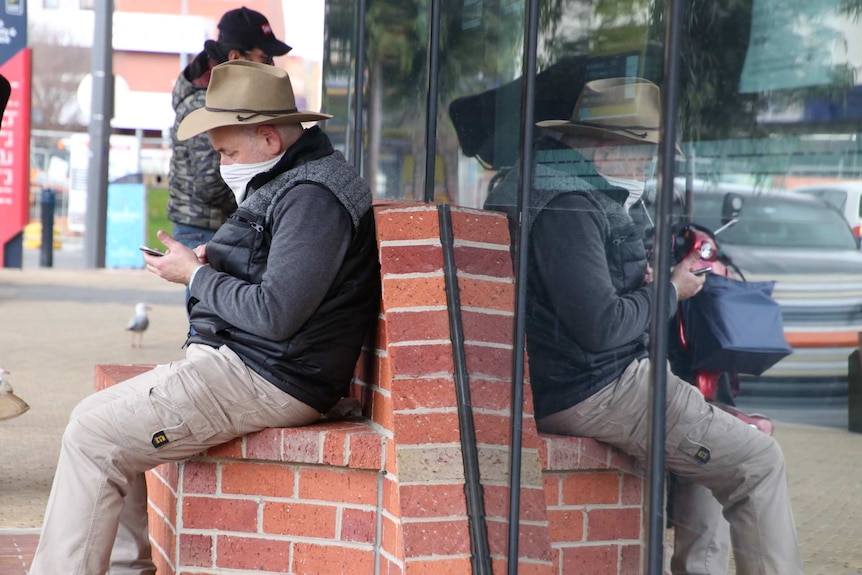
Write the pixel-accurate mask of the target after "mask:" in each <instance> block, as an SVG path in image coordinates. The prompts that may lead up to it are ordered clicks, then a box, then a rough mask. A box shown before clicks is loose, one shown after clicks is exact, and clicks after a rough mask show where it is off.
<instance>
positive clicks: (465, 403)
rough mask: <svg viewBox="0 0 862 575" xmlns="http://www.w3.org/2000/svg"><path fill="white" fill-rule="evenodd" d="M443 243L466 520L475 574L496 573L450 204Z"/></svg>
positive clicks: (441, 208) (442, 213) (443, 216)
mask: <svg viewBox="0 0 862 575" xmlns="http://www.w3.org/2000/svg"><path fill="white" fill-rule="evenodd" d="M437 213H438V215H439V222H440V243H442V244H443V278H444V279H445V281H446V302H447V306H446V307H447V308H448V309H449V333H451V334H452V359H453V361H454V362H455V396H456V398H457V400H458V426H459V428H460V429H461V454H462V456H463V459H464V496H465V497H466V500H467V523H468V526H469V530H470V554H471V555H472V559H471V561H470V565H471V566H472V573H473V575H493V569H492V567H491V550H490V547H489V545H488V527H487V525H486V524H485V495H484V490H483V489H482V478H481V474H480V471H479V448H478V446H477V444H476V428H475V426H474V424H473V402H472V400H471V399H470V375H469V374H468V373H467V352H466V351H465V350H464V322H463V319H462V317H461V294H460V292H459V291H458V266H457V265H456V264H455V235H454V232H453V231H452V214H451V212H450V210H449V204H440V205H438V206H437Z"/></svg>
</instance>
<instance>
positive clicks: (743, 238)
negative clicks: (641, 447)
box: [693, 185, 862, 397]
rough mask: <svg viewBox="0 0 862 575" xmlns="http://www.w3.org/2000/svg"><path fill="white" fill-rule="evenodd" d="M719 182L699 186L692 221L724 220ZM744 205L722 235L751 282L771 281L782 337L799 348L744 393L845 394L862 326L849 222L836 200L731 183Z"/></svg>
mask: <svg viewBox="0 0 862 575" xmlns="http://www.w3.org/2000/svg"><path fill="white" fill-rule="evenodd" d="M727 193H728V191H727V190H725V189H722V186H717V187H713V188H711V189H710V188H708V187H707V186H704V185H700V186H697V187H695V193H694V195H693V201H694V213H693V221H694V223H696V224H700V225H702V226H705V227H707V228H709V229H712V230H715V229H718V228H719V227H720V226H721V209H722V203H723V201H724V198H725V194H727ZM731 193H735V194H738V195H739V196H740V197H741V198H742V200H743V207H742V210H741V212H740V214H739V218H738V221H737V222H736V223H735V224H734V225H732V226H730V227H729V228H727V229H725V230H724V231H722V232H721V233H720V234H719V236H718V237H717V240H718V243H719V246H720V247H721V249H722V250H724V252H725V253H727V254H728V255H729V256H730V258H731V259H732V261H733V262H734V263H735V264H736V265H737V266H738V267H739V268H740V271H741V272H742V273H743V275H744V277H745V279H747V280H749V281H761V280H774V281H775V282H776V284H775V290H774V292H773V296H774V297H775V299H776V300H777V301H778V302H779V304H780V305H781V308H782V316H783V321H784V331H785V337H786V338H787V341H788V343H790V345H791V346H792V347H793V350H794V353H793V354H791V355H789V356H787V357H786V358H784V359H783V360H781V361H780V362H779V363H778V364H776V365H775V366H774V367H772V368H771V369H769V370H768V371H767V372H765V373H764V374H763V375H762V376H761V377H759V378H752V377H749V378H744V384H743V386H742V393H743V394H746V393H751V394H758V395H776V396H783V395H788V396H794V395H795V396H800V395H803V396H805V395H808V396H821V397H822V396H828V395H846V393H847V373H848V367H847V359H848V356H849V355H850V353H851V352H852V351H853V349H855V348H856V347H857V346H858V341H859V332H860V331H862V252H860V250H859V240H858V238H856V237H854V234H853V232H852V230H851V229H850V226H849V225H848V224H847V222H846V221H845V220H844V218H843V217H842V215H841V214H840V213H839V212H838V211H837V210H836V209H835V208H833V207H832V206H831V205H829V204H827V203H825V202H823V201H821V200H819V199H817V198H814V197H811V196H810V195H805V194H798V193H792V192H773V193H761V194H758V193H755V192H753V191H752V190H751V189H748V190H745V189H742V188H740V187H739V186H733V189H732V190H731Z"/></svg>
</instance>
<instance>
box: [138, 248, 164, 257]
mask: <svg viewBox="0 0 862 575" xmlns="http://www.w3.org/2000/svg"><path fill="white" fill-rule="evenodd" d="M138 249H139V250H141V251H142V252H144V253H145V254H150V255H151V256H156V257H161V256H163V255H165V254H163V253H162V252H160V251H159V250H154V249H153V248H148V247H147V246H141V247H139V248H138Z"/></svg>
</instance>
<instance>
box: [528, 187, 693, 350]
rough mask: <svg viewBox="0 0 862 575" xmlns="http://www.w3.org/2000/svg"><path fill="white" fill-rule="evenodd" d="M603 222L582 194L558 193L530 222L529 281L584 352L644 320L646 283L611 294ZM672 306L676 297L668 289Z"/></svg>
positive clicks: (621, 338)
mask: <svg viewBox="0 0 862 575" xmlns="http://www.w3.org/2000/svg"><path fill="white" fill-rule="evenodd" d="M606 234H607V224H606V222H605V220H604V218H603V217H602V216H601V214H599V213H597V211H596V208H595V207H594V206H593V204H592V203H590V202H589V200H587V199H586V198H583V197H582V196H578V195H575V194H566V195H564V196H560V197H559V198H557V199H556V200H554V202H552V203H551V204H550V205H549V207H547V208H545V209H544V210H543V211H542V213H541V214H540V215H538V216H537V218H536V221H535V222H534V224H533V226H532V230H531V233H530V241H531V246H530V254H531V259H532V260H533V263H532V265H531V266H530V270H531V272H532V273H534V274H536V277H534V278H531V279H530V280H529V281H530V283H531V284H532V283H533V282H538V284H537V285H540V286H542V290H541V291H540V292H539V293H540V294H541V297H545V298H547V300H548V301H546V302H545V305H548V306H550V308H551V309H552V310H554V311H555V314H556V316H557V317H558V318H559V319H560V322H561V325H562V328H563V329H564V330H565V331H566V333H567V334H568V335H569V337H571V338H572V339H573V340H574V341H576V342H578V344H579V345H581V346H582V347H583V348H584V349H587V350H590V351H596V352H597V351H606V350H610V349H613V348H615V347H619V346H621V345H625V344H627V343H629V342H631V341H633V340H635V339H637V338H639V337H640V336H641V335H642V334H643V333H644V331H646V330H647V328H648V327H649V323H650V315H651V312H650V309H651V306H652V295H653V289H652V284H649V285H645V286H643V287H640V288H638V289H636V290H634V291H631V292H628V293H623V294H617V292H616V289H615V288H614V286H613V283H612V282H611V277H610V271H609V269H608V263H607V256H606V252H605V238H606ZM671 295H672V299H673V302H674V309H675V306H676V303H675V302H676V296H675V294H671Z"/></svg>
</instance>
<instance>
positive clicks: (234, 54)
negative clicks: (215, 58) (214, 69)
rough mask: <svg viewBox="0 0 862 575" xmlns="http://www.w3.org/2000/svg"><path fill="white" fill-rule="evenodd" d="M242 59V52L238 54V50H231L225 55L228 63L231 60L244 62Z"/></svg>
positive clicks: (243, 56) (243, 57)
mask: <svg viewBox="0 0 862 575" xmlns="http://www.w3.org/2000/svg"><path fill="white" fill-rule="evenodd" d="M244 59H245V55H244V54H243V53H242V52H240V51H239V50H236V49H234V50H231V51H230V52H228V53H227V60H228V62H230V61H231V60H244Z"/></svg>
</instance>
